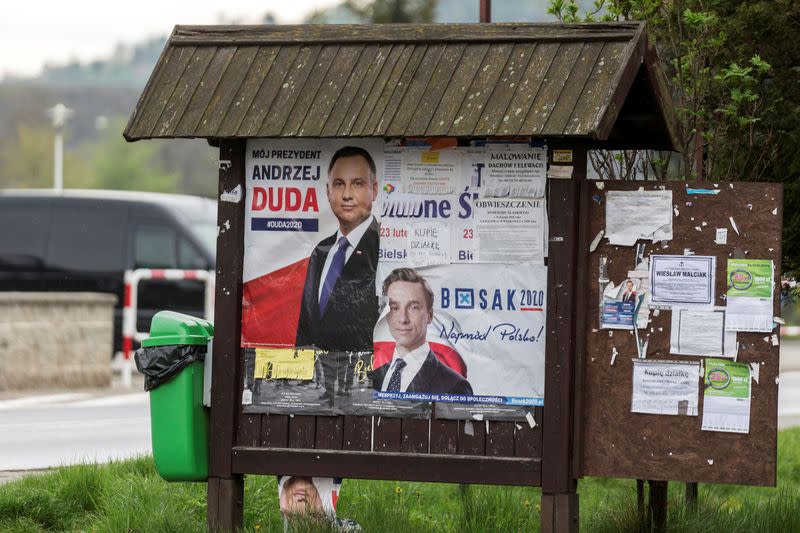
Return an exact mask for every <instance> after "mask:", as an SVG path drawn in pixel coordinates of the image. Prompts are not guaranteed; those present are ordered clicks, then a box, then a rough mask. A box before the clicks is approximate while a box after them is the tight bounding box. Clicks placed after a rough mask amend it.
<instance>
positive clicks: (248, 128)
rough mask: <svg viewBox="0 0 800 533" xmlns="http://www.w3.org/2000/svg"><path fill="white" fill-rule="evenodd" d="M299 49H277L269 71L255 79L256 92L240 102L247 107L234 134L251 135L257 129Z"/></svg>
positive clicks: (298, 47)
mask: <svg viewBox="0 0 800 533" xmlns="http://www.w3.org/2000/svg"><path fill="white" fill-rule="evenodd" d="M300 50H301V47H300V46H282V47H281V48H280V49H279V50H278V55H276V56H275V60H274V61H273V62H272V66H271V67H270V69H269V71H265V72H264V74H263V77H262V78H261V79H260V80H256V83H258V90H257V92H256V93H255V94H254V95H253V96H252V99H251V100H250V101H249V102H244V101H243V102H242V105H245V104H247V107H246V108H245V114H244V117H243V118H242V121H241V123H240V124H239V127H238V128H237V130H236V131H235V132H233V134H234V135H239V136H243V137H247V136H253V135H252V134H253V133H254V132H257V131H258V128H259V127H260V126H261V124H262V123H263V122H264V119H265V118H266V116H267V114H268V113H269V112H270V110H271V109H272V102H273V101H275V97H276V96H277V94H278V90H279V89H280V87H281V86H282V85H283V83H284V80H285V79H286V75H287V74H288V71H289V67H290V66H291V65H294V63H295V60H296V59H297V56H298V55H299V54H300ZM259 82H260V83H259ZM248 93H249V91H248ZM248 96H249V94H248Z"/></svg>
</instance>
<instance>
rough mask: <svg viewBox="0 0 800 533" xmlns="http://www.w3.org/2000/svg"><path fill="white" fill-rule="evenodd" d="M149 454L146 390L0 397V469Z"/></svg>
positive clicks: (148, 407)
mask: <svg viewBox="0 0 800 533" xmlns="http://www.w3.org/2000/svg"><path fill="white" fill-rule="evenodd" d="M149 453H151V445H150V406H149V398H148V394H147V393H142V392H135V393H122V394H120V393H119V392H117V393H109V391H104V392H102V393H98V392H75V393H64V394H52V395H37V396H27V397H23V398H16V399H6V400H0V471H2V470H27V469H39V468H47V467H51V466H59V465H67V464H76V463H81V462H107V461H109V460H111V459H117V458H126V457H132V456H135V455H142V454H149Z"/></svg>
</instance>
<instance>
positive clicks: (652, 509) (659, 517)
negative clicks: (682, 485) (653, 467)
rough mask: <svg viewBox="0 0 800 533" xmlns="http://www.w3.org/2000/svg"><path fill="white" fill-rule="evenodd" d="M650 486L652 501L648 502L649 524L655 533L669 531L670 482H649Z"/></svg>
mask: <svg viewBox="0 0 800 533" xmlns="http://www.w3.org/2000/svg"><path fill="white" fill-rule="evenodd" d="M647 483H648V484H649V485H650V499H649V502H648V511H649V518H650V520H649V522H650V524H652V531H654V532H655V533H666V531H667V489H668V488H669V482H668V481H653V480H648V481H647Z"/></svg>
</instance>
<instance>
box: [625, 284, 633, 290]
mask: <svg viewBox="0 0 800 533" xmlns="http://www.w3.org/2000/svg"><path fill="white" fill-rule="evenodd" d="M625 288H626V289H627V290H628V292H633V282H632V281H628V282H627V283H625Z"/></svg>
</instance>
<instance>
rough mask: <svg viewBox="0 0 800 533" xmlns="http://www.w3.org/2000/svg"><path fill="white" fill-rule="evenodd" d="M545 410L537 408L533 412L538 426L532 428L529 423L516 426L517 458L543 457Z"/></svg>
mask: <svg viewBox="0 0 800 533" xmlns="http://www.w3.org/2000/svg"><path fill="white" fill-rule="evenodd" d="M543 417H544V408H542V407H536V408H534V411H533V420H534V423H535V424H536V425H535V426H534V427H531V426H530V424H528V423H527V422H518V423H516V424H514V455H515V456H517V457H541V456H542V420H543Z"/></svg>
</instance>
